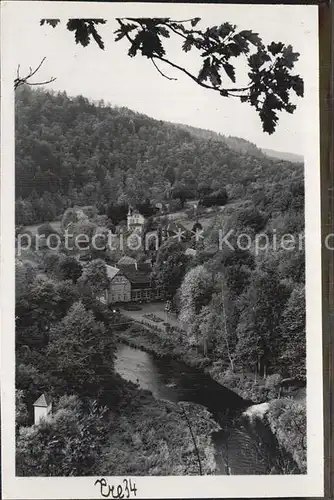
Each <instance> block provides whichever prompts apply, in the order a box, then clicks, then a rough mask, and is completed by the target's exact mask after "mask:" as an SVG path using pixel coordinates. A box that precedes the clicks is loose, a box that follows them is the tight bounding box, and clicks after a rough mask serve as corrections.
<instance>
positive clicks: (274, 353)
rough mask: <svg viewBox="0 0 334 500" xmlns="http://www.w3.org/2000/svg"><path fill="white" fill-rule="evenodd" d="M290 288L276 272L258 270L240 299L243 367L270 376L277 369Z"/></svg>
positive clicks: (238, 349)
mask: <svg viewBox="0 0 334 500" xmlns="http://www.w3.org/2000/svg"><path fill="white" fill-rule="evenodd" d="M288 297H289V289H288V288H287V287H286V285H285V284H284V283H282V282H280V280H279V279H278V277H277V275H276V273H275V272H274V271H270V272H263V271H260V270H255V271H254V272H253V275H252V276H251V282H250V285H249V287H248V288H247V289H246V291H245V292H244V293H243V295H242V296H241V298H240V311H241V314H240V320H239V324H238V328H237V335H238V344H237V347H236V355H237V359H238V361H239V362H240V363H241V365H243V366H245V365H246V366H248V367H249V368H251V369H253V370H254V371H255V373H259V374H263V375H264V376H266V374H267V373H268V368H272V367H275V364H276V361H277V358H278V353H279V349H280V342H281V333H280V322H281V318H282V313H283V310H284V307H285V305H286V302H287V299H288Z"/></svg>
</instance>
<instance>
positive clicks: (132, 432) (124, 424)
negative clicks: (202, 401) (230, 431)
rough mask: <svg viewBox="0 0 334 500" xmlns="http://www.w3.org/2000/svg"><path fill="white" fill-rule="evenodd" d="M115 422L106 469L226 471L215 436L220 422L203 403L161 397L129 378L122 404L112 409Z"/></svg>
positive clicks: (116, 473) (108, 471) (123, 471)
mask: <svg viewBox="0 0 334 500" xmlns="http://www.w3.org/2000/svg"><path fill="white" fill-rule="evenodd" d="M110 425H111V432H110V435H109V439H108V442H107V443H106V446H105V451H104V453H103V457H102V459H101V463H100V464H99V468H98V470H99V474H100V475H101V474H102V475H107V476H108V475H113V476H125V475H131V476H143V475H145V476H170V475H214V474H219V473H221V472H220V471H219V469H218V468H217V464H216V460H215V452H216V450H215V446H214V443H213V439H212V433H213V432H215V431H218V430H219V426H218V424H217V423H216V422H215V421H214V420H213V419H212V416H211V415H210V413H209V412H208V411H207V410H206V409H205V408H203V407H202V406H200V405H196V404H193V403H182V404H173V403H171V402H168V401H161V400H157V399H156V398H154V397H153V396H152V394H151V393H150V392H149V391H145V390H142V389H138V388H137V387H135V386H134V385H133V384H131V383H128V382H124V394H123V395H122V404H121V406H120V407H119V408H118V409H117V412H112V414H111V423H110Z"/></svg>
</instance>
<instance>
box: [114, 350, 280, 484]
mask: <svg viewBox="0 0 334 500" xmlns="http://www.w3.org/2000/svg"><path fill="white" fill-rule="evenodd" d="M115 369H116V371H117V372H118V373H119V374H120V375H121V376H122V377H123V378H124V379H125V380H129V381H131V382H134V383H137V384H138V385H139V387H141V388H142V389H146V390H149V391H151V392H152V394H153V396H154V397H155V398H157V399H163V400H167V401H172V402H174V403H176V402H178V401H188V402H193V403H197V404H200V405H202V406H204V407H206V408H207V409H208V410H209V411H210V412H211V413H212V415H213V418H214V419H215V420H216V421H217V422H218V423H219V425H220V427H221V431H218V432H215V433H213V435H212V438H213V442H214V444H215V448H216V462H217V467H218V469H219V472H220V473H221V474H228V473H229V474H233V475H235V474H251V475H253V474H268V473H269V472H270V470H271V471H273V467H275V473H276V474H277V473H280V472H281V471H280V470H277V463H278V449H277V446H276V441H275V439H274V437H273V436H272V434H271V433H270V432H269V431H268V430H267V429H266V428H265V427H264V425H263V424H262V423H261V422H257V424H256V426H254V424H250V422H249V421H248V419H247V418H246V417H244V416H242V412H243V410H245V409H246V408H247V407H248V406H250V405H251V404H252V403H251V402H250V401H245V400H243V399H242V398H241V397H240V396H238V395H237V394H236V393H234V392H232V391H230V390H229V389H227V388H225V387H223V386H221V385H220V384H218V383H217V382H215V381H214V380H212V379H211V378H210V377H209V376H208V375H206V374H204V373H202V372H200V371H198V370H196V369H193V368H190V367H188V366H187V365H185V364H183V363H181V362H179V361H175V360H172V359H170V360H169V359H168V360H166V359H156V358H155V357H153V356H152V355H151V354H148V353H146V352H144V351H141V350H139V349H134V348H132V347H129V346H126V345H120V346H119V348H118V350H117V358H116V362H115ZM281 473H282V472H281Z"/></svg>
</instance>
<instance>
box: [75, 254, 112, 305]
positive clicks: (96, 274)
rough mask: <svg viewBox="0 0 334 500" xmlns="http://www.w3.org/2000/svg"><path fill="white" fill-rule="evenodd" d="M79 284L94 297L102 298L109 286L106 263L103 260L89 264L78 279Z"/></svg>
mask: <svg viewBox="0 0 334 500" xmlns="http://www.w3.org/2000/svg"><path fill="white" fill-rule="evenodd" d="M78 284H79V285H80V286H82V287H84V289H85V290H87V291H88V292H89V293H91V294H92V295H93V296H95V297H97V296H101V295H102V294H103V293H104V292H105V290H106V289H107V288H108V285H109V280H108V275H107V267H106V264H105V262H104V261H103V260H102V259H96V260H93V261H92V262H89V263H88V264H87V265H86V267H85V268H84V270H83V273H82V275H81V276H80V278H79V279H78Z"/></svg>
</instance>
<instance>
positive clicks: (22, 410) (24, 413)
mask: <svg viewBox="0 0 334 500" xmlns="http://www.w3.org/2000/svg"><path fill="white" fill-rule="evenodd" d="M15 416H16V418H15V420H16V427H17V428H19V427H22V426H23V425H27V423H28V420H29V413H28V408H27V405H26V403H25V402H24V392H23V391H22V390H21V389H16V391H15Z"/></svg>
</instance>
